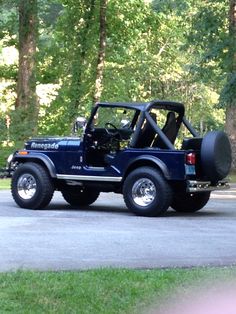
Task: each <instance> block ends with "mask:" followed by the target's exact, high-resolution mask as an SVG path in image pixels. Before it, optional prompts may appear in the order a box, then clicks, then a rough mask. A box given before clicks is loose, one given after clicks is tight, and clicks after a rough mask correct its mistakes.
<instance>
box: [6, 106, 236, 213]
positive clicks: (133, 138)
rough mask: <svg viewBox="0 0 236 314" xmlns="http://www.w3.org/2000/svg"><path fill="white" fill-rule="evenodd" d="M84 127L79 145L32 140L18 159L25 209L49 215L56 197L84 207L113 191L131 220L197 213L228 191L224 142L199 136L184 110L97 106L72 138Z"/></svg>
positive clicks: (15, 178)
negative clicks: (214, 195)
mask: <svg viewBox="0 0 236 314" xmlns="http://www.w3.org/2000/svg"><path fill="white" fill-rule="evenodd" d="M83 122H85V123H83ZM81 127H82V128H83V129H82V131H83V132H82V135H81V138H80V137H78V135H77V136H76V135H75V136H71V137H63V138H60V137H46V138H33V139H31V140H29V141H28V142H27V143H26V144H25V148H24V149H23V150H19V151H16V152H15V153H14V155H13V158H12V160H11V162H10V168H11V172H13V175H12V184H11V190H12V196H13V198H14V200H15V202H16V203H17V204H18V205H19V206H20V207H22V208H29V209H41V208H45V207H46V206H47V205H48V204H49V202H50V201H51V199H52V196H53V193H54V191H55V190H59V191H61V193H62V195H63V197H64V199H65V200H66V201H67V202H68V203H69V204H71V205H72V206H74V207H79V208H80V207H81V206H85V205H89V204H92V203H93V202H95V201H96V199H97V198H98V196H99V193H100V192H115V193H122V194H123V196H124V201H125V203H126V205H127V207H128V208H129V209H130V210H131V211H132V212H133V213H135V214H137V215H142V216H158V215H162V214H163V213H165V211H166V210H167V209H168V207H170V206H171V207H172V208H173V209H174V210H176V211H179V212H195V211H197V210H199V209H201V208H202V207H204V205H205V204H206V203H207V202H208V200H209V197H210V193H211V191H212V190H218V189H226V188H229V184H228V183H227V181H225V180H224V179H225V177H226V176H227V175H228V173H229V171H230V167H231V148H230V143H229V140H228V137H227V135H226V134H225V133H224V132H222V131H211V132H209V133H207V134H206V135H205V136H204V137H203V138H201V137H199V135H198V134H197V132H196V131H195V130H194V129H193V127H192V126H191V125H190V123H189V122H188V121H187V120H186V118H185V117H184V106H183V104H181V103H177V102H170V101H151V102H148V103H98V104H96V106H95V107H94V108H93V110H92V113H91V116H90V118H89V120H88V122H87V123H86V121H84V120H83V119H77V121H76V123H75V125H74V131H75V133H76V132H77V130H78V128H81Z"/></svg>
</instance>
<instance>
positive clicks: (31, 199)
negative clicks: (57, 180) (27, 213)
mask: <svg viewBox="0 0 236 314" xmlns="http://www.w3.org/2000/svg"><path fill="white" fill-rule="evenodd" d="M32 182H33V183H32ZM30 190H31V191H32V195H30ZM11 193H12V196H13V199H14V200H15V202H16V204H17V205H19V206H20V207H22V208H27V209H43V208H45V207H46V206H47V205H48V204H49V203H50V201H51V199H52V196H53V193H54V185H53V182H52V179H51V177H50V176H49V174H48V172H47V170H46V169H45V168H44V167H43V166H41V165H39V164H37V163H34V162H26V163H24V164H21V165H19V167H18V168H17V169H16V170H15V172H14V173H13V176H12V182H11Z"/></svg>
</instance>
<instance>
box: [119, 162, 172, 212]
mask: <svg viewBox="0 0 236 314" xmlns="http://www.w3.org/2000/svg"><path fill="white" fill-rule="evenodd" d="M123 195H124V201H125V204H126V206H127V207H128V208H129V209H130V211H132V212H133V213H134V214H136V215H139V216H147V217H151V216H159V215H162V214H163V213H164V212H166V210H167V209H168V207H169V206H170V203H171V199H172V191H171V188H170V186H169V184H168V182H167V181H166V179H165V178H164V177H163V176H162V175H161V174H160V172H159V171H157V170H156V169H154V168H151V167H141V168H137V169H135V170H134V171H132V172H131V173H130V174H129V175H128V176H127V178H126V180H125V182H124V185H123Z"/></svg>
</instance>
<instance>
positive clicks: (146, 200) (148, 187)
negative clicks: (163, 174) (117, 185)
mask: <svg viewBox="0 0 236 314" xmlns="http://www.w3.org/2000/svg"><path fill="white" fill-rule="evenodd" d="M155 197H156V187H155V185H154V183H153V182H152V181H151V180H150V179H148V178H141V179H139V180H137V181H136V182H135V183H134V185H133V187H132V198H133V201H134V203H135V204H137V205H139V206H148V205H150V204H151V203H152V202H153V200H154V199H155Z"/></svg>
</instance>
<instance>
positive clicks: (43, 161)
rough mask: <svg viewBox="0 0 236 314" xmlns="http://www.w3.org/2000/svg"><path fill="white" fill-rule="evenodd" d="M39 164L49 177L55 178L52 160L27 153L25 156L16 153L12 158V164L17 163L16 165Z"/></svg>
mask: <svg viewBox="0 0 236 314" xmlns="http://www.w3.org/2000/svg"><path fill="white" fill-rule="evenodd" d="M30 161H33V162H39V163H40V164H43V165H44V166H45V167H46V169H47V170H48V172H49V174H50V176H51V177H52V178H56V168H55V165H54V163H53V162H52V160H51V159H50V158H49V157H48V156H47V155H45V154H43V153H31V152H30V153H29V154H27V155H21V154H20V153H19V152H16V153H15V154H14V156H13V158H12V161H11V162H12V163H14V162H18V163H25V162H30Z"/></svg>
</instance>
